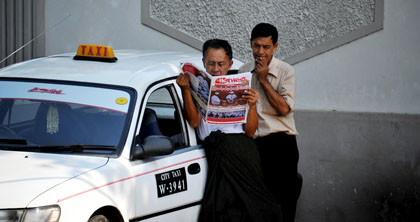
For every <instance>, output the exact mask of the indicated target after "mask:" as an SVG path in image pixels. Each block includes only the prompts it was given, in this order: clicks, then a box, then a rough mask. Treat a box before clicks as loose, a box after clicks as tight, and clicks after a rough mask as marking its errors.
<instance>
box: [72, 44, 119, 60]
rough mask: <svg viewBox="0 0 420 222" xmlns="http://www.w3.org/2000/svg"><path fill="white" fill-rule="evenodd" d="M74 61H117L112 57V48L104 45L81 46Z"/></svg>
mask: <svg viewBox="0 0 420 222" xmlns="http://www.w3.org/2000/svg"><path fill="white" fill-rule="evenodd" d="M73 59H75V60H91V61H101V62H116V61H117V60H118V59H117V57H115V55H114V50H112V47H110V46H106V45H89V44H81V45H79V48H78V49H77V53H76V55H75V56H74V57H73Z"/></svg>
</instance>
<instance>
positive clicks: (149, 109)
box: [139, 85, 187, 148]
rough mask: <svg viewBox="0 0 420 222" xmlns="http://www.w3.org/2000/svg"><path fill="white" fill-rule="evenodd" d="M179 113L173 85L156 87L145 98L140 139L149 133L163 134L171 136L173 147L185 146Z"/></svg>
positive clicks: (181, 119) (184, 136)
mask: <svg viewBox="0 0 420 222" xmlns="http://www.w3.org/2000/svg"><path fill="white" fill-rule="evenodd" d="M181 114H182V112H180V111H179V105H178V103H177V98H176V94H175V91H174V88H173V85H168V86H164V87H161V88H158V89H156V90H155V91H153V92H152V93H151V94H150V96H149V98H148V99H147V103H146V108H145V110H144V114H143V121H142V125H141V128H140V135H139V136H140V140H144V139H145V138H146V137H147V136H150V135H164V136H168V137H170V138H171V140H172V142H173V143H174V145H175V148H182V147H185V146H186V145H187V144H186V141H187V140H186V134H185V125H184V124H183V117H182V116H181Z"/></svg>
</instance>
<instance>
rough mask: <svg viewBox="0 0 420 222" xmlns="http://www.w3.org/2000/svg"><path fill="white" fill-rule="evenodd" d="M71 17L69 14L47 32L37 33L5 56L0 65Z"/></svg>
mask: <svg viewBox="0 0 420 222" xmlns="http://www.w3.org/2000/svg"><path fill="white" fill-rule="evenodd" d="M70 16H71V14H68V15H67V16H66V17H64V18H62V19H61V20H60V21H58V22H56V23H55V24H53V25H51V26H50V27H48V28H47V30H45V31H43V32H41V33H39V34H38V35H37V36H35V37H34V38H33V39H31V40H29V42H27V43H25V44H24V45H22V46H21V47H19V48H18V49H16V50H15V51H14V52H12V53H10V54H9V55H8V56H6V57H5V58H4V59H2V60H1V61H0V64H2V63H3V62H4V61H6V60H7V59H8V58H10V57H11V56H12V55H14V54H16V53H17V52H18V51H20V50H22V49H23V48H25V47H26V46H27V45H29V44H31V43H32V42H33V41H35V40H36V39H38V38H39V37H41V36H42V35H45V33H47V32H48V31H50V29H52V28H54V27H55V26H57V25H58V24H60V23H62V22H64V21H65V20H66V19H68V18H69V17H70Z"/></svg>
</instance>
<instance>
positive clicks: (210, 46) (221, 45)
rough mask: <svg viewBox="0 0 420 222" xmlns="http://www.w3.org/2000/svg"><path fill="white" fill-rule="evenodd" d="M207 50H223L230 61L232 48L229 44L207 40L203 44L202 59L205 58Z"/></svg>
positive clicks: (217, 40)
mask: <svg viewBox="0 0 420 222" xmlns="http://www.w3.org/2000/svg"><path fill="white" fill-rule="evenodd" d="M209 49H224V50H225V52H226V55H227V57H228V59H229V61H231V60H232V57H233V53H232V46H230V44H229V42H228V41H226V40H222V39H209V40H207V41H206V42H205V43H204V44H203V58H205V57H206V55H207V51H208V50H209Z"/></svg>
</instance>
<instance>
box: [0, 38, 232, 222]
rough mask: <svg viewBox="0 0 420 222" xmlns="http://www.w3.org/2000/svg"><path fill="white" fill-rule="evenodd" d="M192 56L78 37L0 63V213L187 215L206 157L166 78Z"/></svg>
mask: <svg viewBox="0 0 420 222" xmlns="http://www.w3.org/2000/svg"><path fill="white" fill-rule="evenodd" d="M201 58H202V56H201V54H186V53H181V52H166V51H150V50H149V51H135V50H122V51H116V52H115V57H114V53H113V51H112V48H110V47H106V46H99V45H81V46H80V47H79V50H78V54H77V55H76V56H75V53H71V54H63V55H57V56H49V57H45V58H40V59H34V60H31V61H27V62H23V63H19V64H15V65H12V66H9V67H5V68H3V69H1V70H0V221H36V222H44V221H49V222H52V221H60V222H77V221H183V222H184V221H196V219H197V216H198V212H199V209H200V201H201V199H202V195H203V191H204V185H205V179H206V173H207V163H206V156H205V153H204V150H203V149H202V147H201V146H200V145H199V143H198V140H197V137H196V134H195V131H194V129H193V128H191V127H190V126H189V125H188V123H187V122H186V120H185V119H184V117H183V115H182V113H183V111H182V97H181V96H180V95H181V93H180V89H179V87H178V86H177V85H176V81H175V80H176V77H177V76H178V74H179V73H180V63H181V62H186V61H188V62H193V63H195V64H197V65H200V64H202V62H201ZM95 60H98V61H95ZM104 61H105V62H104ZM106 61H107V62H106ZM239 65H240V62H239V61H235V64H234V67H233V68H237V67H238V66H239Z"/></svg>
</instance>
